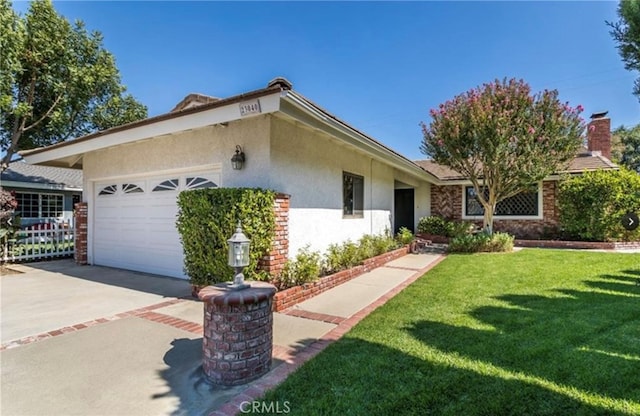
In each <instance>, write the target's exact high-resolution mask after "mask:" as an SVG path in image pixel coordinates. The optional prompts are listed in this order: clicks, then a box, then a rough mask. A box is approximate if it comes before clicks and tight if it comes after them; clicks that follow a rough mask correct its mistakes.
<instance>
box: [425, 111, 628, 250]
mask: <svg viewBox="0 0 640 416" xmlns="http://www.w3.org/2000/svg"><path fill="white" fill-rule="evenodd" d="M606 114H607V113H597V114H594V115H592V116H591V121H590V122H589V124H588V127H587V147H583V148H582V149H581V150H580V152H579V153H578V154H577V155H576V157H575V158H574V159H573V160H571V161H570V163H569V165H568V166H567V168H566V169H563V170H561V171H559V172H557V173H556V174H554V175H551V176H549V177H547V178H545V179H544V180H543V181H542V182H540V183H539V184H538V185H537V189H536V190H535V191H533V192H524V193H520V194H518V195H515V196H513V197H511V198H508V199H506V200H504V201H502V202H500V203H499V204H498V206H497V207H496V213H495V216H494V219H495V221H494V228H495V230H496V231H506V232H509V233H511V234H514V235H515V236H517V237H520V238H540V237H544V236H546V235H553V234H554V233H555V232H556V231H557V227H558V221H559V211H558V203H557V195H558V180H559V179H560V178H561V176H562V175H566V174H569V175H576V174H581V173H583V172H585V171H590V170H597V169H618V166H617V165H615V164H614V163H612V162H611V161H610V158H611V120H610V119H609V118H607V117H606ZM416 163H417V164H418V165H420V166H422V167H423V168H424V169H425V170H426V171H427V172H430V173H431V174H433V175H434V176H435V177H436V178H437V181H436V183H435V184H434V185H432V186H431V210H430V211H431V215H439V216H442V217H445V218H448V219H453V220H469V221H473V222H474V223H476V224H478V225H482V217H483V213H484V209H483V207H482V206H481V205H480V203H479V202H478V201H477V200H476V198H475V191H474V189H473V186H472V185H471V182H470V181H469V180H468V179H467V178H466V177H464V176H463V175H461V174H460V173H458V172H456V171H454V170H452V169H449V168H448V167H446V166H442V165H438V164H436V163H434V162H433V161H431V160H420V161H416Z"/></svg>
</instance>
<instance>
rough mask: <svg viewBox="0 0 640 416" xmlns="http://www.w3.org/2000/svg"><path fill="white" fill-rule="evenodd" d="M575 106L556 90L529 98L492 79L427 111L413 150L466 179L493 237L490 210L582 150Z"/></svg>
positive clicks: (521, 87) (520, 84) (522, 88)
mask: <svg viewBox="0 0 640 416" xmlns="http://www.w3.org/2000/svg"><path fill="white" fill-rule="evenodd" d="M581 112H582V107H581V106H578V107H576V108H572V107H570V106H569V105H568V104H567V103H561V102H560V101H559V99H558V92H557V91H556V90H553V91H549V90H545V91H543V92H541V93H537V94H535V95H532V93H531V88H530V87H529V85H528V84H526V83H525V82H524V81H522V80H519V81H518V80H515V79H511V80H506V79H504V80H502V81H500V80H496V81H494V82H492V83H488V84H484V85H482V86H481V87H478V88H474V89H472V90H470V91H468V92H466V93H463V94H460V95H458V96H456V97H454V98H453V99H452V100H450V101H447V102H445V103H444V104H440V106H439V108H438V109H432V110H431V112H430V114H431V119H432V120H431V123H430V124H429V125H427V124H425V123H421V125H422V133H423V136H424V137H423V140H422V144H421V146H420V150H421V151H422V152H423V153H424V154H426V155H427V156H429V157H431V158H432V159H433V160H434V161H435V162H436V163H439V164H442V165H445V166H448V167H450V168H452V169H454V170H455V171H457V172H459V173H461V174H463V175H465V176H466V177H468V178H469V180H470V181H471V183H472V184H473V187H474V189H475V193H476V196H477V200H478V202H479V203H480V204H481V205H482V207H483V208H484V229H485V230H486V231H487V232H488V233H492V232H493V215H494V212H495V209H496V205H497V204H498V203H499V202H500V201H502V200H504V199H506V198H509V197H512V196H514V195H516V194H518V193H520V192H524V191H528V190H530V189H531V187H532V186H534V185H535V184H536V183H537V182H539V181H541V180H542V179H543V178H545V177H546V176H548V175H550V174H552V173H554V172H556V171H558V170H559V168H560V167H561V166H562V165H563V164H564V163H566V162H567V161H568V160H570V159H571V158H572V157H574V156H575V155H576V152H577V150H578V148H579V146H580V144H581V143H582V133H583V132H584V122H583V120H582V119H581V118H580V113H581Z"/></svg>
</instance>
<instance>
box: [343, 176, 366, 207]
mask: <svg viewBox="0 0 640 416" xmlns="http://www.w3.org/2000/svg"><path fill="white" fill-rule="evenodd" d="M342 207H343V209H342V213H343V215H345V216H358V217H362V215H363V211H364V178H363V177H362V176H358V175H354V174H351V173H347V172H344V173H343V174H342Z"/></svg>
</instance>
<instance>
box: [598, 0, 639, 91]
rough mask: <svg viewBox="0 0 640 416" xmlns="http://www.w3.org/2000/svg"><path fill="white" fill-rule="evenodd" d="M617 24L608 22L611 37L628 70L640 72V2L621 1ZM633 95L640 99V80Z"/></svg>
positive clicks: (637, 81)
mask: <svg viewBox="0 0 640 416" xmlns="http://www.w3.org/2000/svg"><path fill="white" fill-rule="evenodd" d="M618 17H619V18H620V19H619V20H618V21H617V22H606V23H607V25H609V27H611V31H610V33H611V36H613V39H614V40H615V41H616V42H617V43H618V52H619V53H620V56H621V57H622V61H623V62H624V67H625V68H626V69H628V70H636V71H640V0H621V1H620V3H619V4H618ZM633 93H634V94H635V95H636V96H637V97H638V99H640V78H637V79H636V80H635V83H634V88H633Z"/></svg>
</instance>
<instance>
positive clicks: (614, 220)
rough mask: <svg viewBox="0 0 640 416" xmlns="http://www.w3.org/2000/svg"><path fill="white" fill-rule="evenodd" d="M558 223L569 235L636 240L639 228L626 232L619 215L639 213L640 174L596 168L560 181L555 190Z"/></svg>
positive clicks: (594, 238)
mask: <svg viewBox="0 0 640 416" xmlns="http://www.w3.org/2000/svg"><path fill="white" fill-rule="evenodd" d="M558 203H559V207H560V224H561V227H562V230H563V231H564V232H565V233H566V234H568V237H570V238H578V239H581V240H586V241H636V240H640V228H637V229H636V230H635V231H627V230H625V229H624V227H623V226H622V217H623V216H624V215H625V214H626V213H629V212H635V213H637V214H640V175H639V174H637V173H636V172H633V171H631V170H628V169H624V168H621V169H620V170H606V171H605V170H598V171H593V172H585V173H584V174H582V175H579V176H576V177H572V178H569V179H566V180H563V181H562V182H561V183H560V190H559V193H558Z"/></svg>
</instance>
